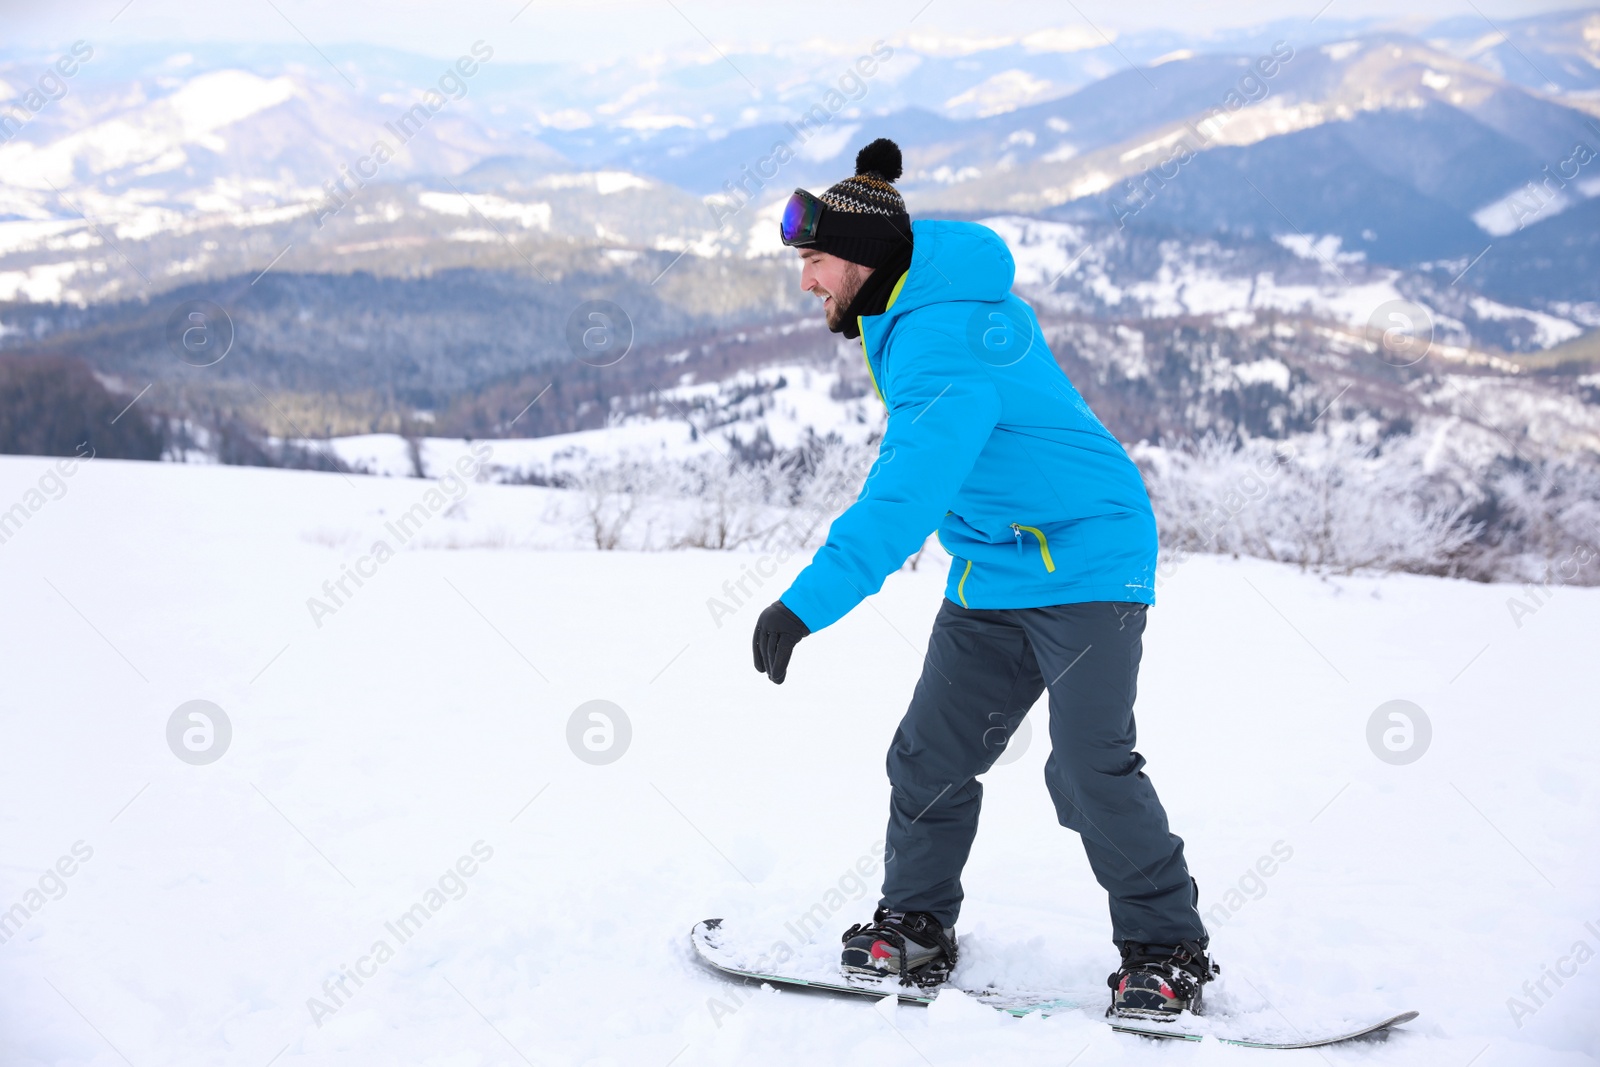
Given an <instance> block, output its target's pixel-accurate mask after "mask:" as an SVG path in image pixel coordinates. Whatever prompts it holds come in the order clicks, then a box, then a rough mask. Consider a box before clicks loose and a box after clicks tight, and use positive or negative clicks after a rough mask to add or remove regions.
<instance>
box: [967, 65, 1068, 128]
mask: <svg viewBox="0 0 1600 1067" xmlns="http://www.w3.org/2000/svg"><path fill="white" fill-rule="evenodd" d="M1061 91H1062V90H1061V87H1060V86H1058V85H1056V84H1055V83H1054V82H1052V81H1050V80H1049V79H1047V78H1036V77H1034V76H1033V75H1032V74H1029V73H1028V72H1027V71H1025V70H1016V69H1012V70H1003V71H1000V72H999V73H998V74H992V75H990V76H989V77H987V78H985V79H984V80H983V81H981V82H979V83H978V84H977V85H974V86H972V87H971V88H970V89H966V90H964V91H962V92H959V93H957V94H955V95H954V96H952V97H950V99H948V100H946V101H945V102H944V110H945V113H946V114H947V115H950V116H951V117H953V118H973V117H976V118H988V117H989V116H991V115H1000V114H1004V113H1005V112H1007V111H1015V110H1016V109H1017V108H1019V107H1025V106H1027V105H1028V104H1036V103H1039V102H1040V101H1041V100H1047V99H1049V98H1050V97H1052V96H1059V95H1060V94H1061ZM1029 143H1032V142H1029Z"/></svg>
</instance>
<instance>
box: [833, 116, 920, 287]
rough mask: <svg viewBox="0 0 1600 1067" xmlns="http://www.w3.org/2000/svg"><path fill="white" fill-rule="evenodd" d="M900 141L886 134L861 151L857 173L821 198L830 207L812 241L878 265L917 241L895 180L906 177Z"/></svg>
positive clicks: (852, 258) (866, 264)
mask: <svg viewBox="0 0 1600 1067" xmlns="http://www.w3.org/2000/svg"><path fill="white" fill-rule="evenodd" d="M900 171H901V166H900V146H899V145H897V144H895V143H894V142H893V141H891V140H889V139H888V138H887V137H880V138H878V139H877V140H876V141H873V142H872V143H871V144H869V145H867V147H865V148H863V149H862V150H861V151H860V152H857V153H856V173H855V175H854V177H850V178H846V179H845V180H844V181H842V182H838V183H836V184H834V185H831V186H829V187H828V191H827V192H825V193H823V194H822V195H821V196H820V197H818V198H817V199H819V200H821V201H822V202H823V204H825V205H826V206H827V208H828V210H827V211H825V212H823V214H822V218H821V220H820V222H819V223H818V226H817V239H816V243H815V244H814V245H812V247H813V248H816V249H817V250H819V251H822V252H827V253H828V254H829V255H834V256H838V257H839V258H840V259H847V260H849V261H850V262H852V263H859V264H861V265H862V266H863V267H872V268H874V269H876V268H878V267H879V266H882V265H883V264H884V263H886V262H888V260H890V259H891V258H892V257H893V256H894V255H895V254H896V253H898V252H901V251H903V250H904V248H905V247H906V246H908V245H910V244H911V216H910V215H908V214H907V213H906V202H905V201H904V200H902V199H901V198H900V192H899V190H897V189H896V188H895V187H894V185H893V184H892V183H893V182H894V181H895V180H896V179H897V178H899V177H900Z"/></svg>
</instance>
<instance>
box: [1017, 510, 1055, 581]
mask: <svg viewBox="0 0 1600 1067" xmlns="http://www.w3.org/2000/svg"><path fill="white" fill-rule="evenodd" d="M1011 532H1012V533H1013V534H1014V535H1015V536H1016V539H1017V551H1018V552H1019V553H1020V552H1021V551H1022V535H1023V534H1025V533H1026V534H1032V535H1033V537H1034V539H1035V540H1036V541H1038V542H1039V558H1040V559H1041V560H1043V561H1044V569H1045V572H1046V573H1048V574H1054V573H1055V571H1056V561H1055V560H1054V559H1052V558H1051V556H1050V540H1049V539H1048V538H1047V537H1045V535H1044V531H1043V530H1041V529H1039V528H1038V527H1037V526H1024V525H1022V524H1021V523H1018V522H1014V523H1012V524H1011Z"/></svg>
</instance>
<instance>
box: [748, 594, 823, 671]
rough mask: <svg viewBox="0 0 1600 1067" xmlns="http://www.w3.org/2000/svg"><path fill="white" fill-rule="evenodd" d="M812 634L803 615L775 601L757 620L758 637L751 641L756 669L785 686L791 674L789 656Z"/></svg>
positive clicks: (781, 602) (756, 635)
mask: <svg viewBox="0 0 1600 1067" xmlns="http://www.w3.org/2000/svg"><path fill="white" fill-rule="evenodd" d="M810 633H811V630H810V629H809V628H807V626H806V624H805V623H803V622H801V621H800V618H799V616H797V615H795V613H794V612H792V611H790V610H789V609H788V608H786V607H784V606H783V601H781V600H774V601H773V602H772V603H771V605H769V606H768V607H767V610H765V611H763V612H762V613H761V618H759V619H757V620H756V632H755V636H754V637H753V638H751V641H750V647H751V649H752V650H753V651H754V652H755V655H756V670H758V671H760V672H761V673H762V674H765V675H766V676H767V677H768V678H771V679H772V680H773V681H774V682H775V683H777V684H778V685H782V684H783V679H784V677H785V676H786V675H787V674H788V673H789V653H791V652H793V651H794V646H795V645H797V644H799V643H800V639H801V638H802V637H806V636H809V635H810Z"/></svg>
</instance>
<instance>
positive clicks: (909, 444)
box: [782, 220, 1157, 632]
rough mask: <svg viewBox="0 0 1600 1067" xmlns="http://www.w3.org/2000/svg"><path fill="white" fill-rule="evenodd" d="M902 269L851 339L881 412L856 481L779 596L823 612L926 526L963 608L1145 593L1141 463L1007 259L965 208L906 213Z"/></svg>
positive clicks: (797, 607)
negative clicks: (857, 343)
mask: <svg viewBox="0 0 1600 1067" xmlns="http://www.w3.org/2000/svg"><path fill="white" fill-rule="evenodd" d="M912 240H913V255H912V260H911V267H910V269H909V270H908V271H907V272H906V273H905V275H904V276H903V277H901V279H900V281H899V283H898V284H897V285H896V286H895V289H894V291H893V293H892V294H891V296H890V299H889V305H888V308H887V310H885V311H884V313H883V314H881V315H874V316H871V317H868V318H862V319H861V320H859V321H860V327H861V348H862V352H863V354H864V355H865V357H866V361H867V368H868V370H869V371H870V373H871V375H872V381H873V386H874V387H875V388H876V390H877V392H878V396H879V397H880V398H881V399H882V400H883V403H884V406H885V407H887V408H888V411H889V425H888V429H887V431H886V432H885V434H884V437H883V440H882V442H881V443H880V445H879V448H878V458H877V461H876V462H875V463H874V464H873V466H872V469H871V471H870V472H869V473H868V475H867V480H866V484H865V485H864V486H863V487H862V490H861V494H860V495H859V496H858V497H857V498H856V501H855V503H853V504H852V505H851V506H850V507H849V508H848V509H846V510H845V512H844V513H843V514H842V515H840V516H839V517H838V518H837V519H835V520H834V522H833V525H832V526H831V527H830V528H829V530H828V539H827V542H826V543H825V544H824V545H823V546H822V547H821V548H819V549H818V550H817V552H816V554H815V555H814V556H813V557H812V560H811V562H810V563H809V564H808V565H807V566H806V568H805V569H804V570H803V571H801V572H800V574H799V575H798V576H797V577H796V578H795V580H794V583H793V584H792V585H791V586H790V587H789V589H788V591H786V592H785V593H784V594H783V597H782V600H783V603H784V604H785V605H786V606H787V607H788V608H789V610H790V611H792V612H794V613H795V614H796V615H797V616H799V618H800V620H801V621H802V622H804V623H805V624H806V625H807V626H808V627H810V628H811V630H812V631H813V632H815V631H817V630H820V629H822V628H823V627H825V626H831V625H832V624H833V623H835V622H837V621H838V620H839V619H840V618H842V617H843V616H844V615H845V614H846V613H847V612H848V611H849V610H850V609H851V608H853V607H855V606H856V605H857V604H858V603H860V602H861V601H862V600H863V599H865V598H866V597H868V596H871V595H872V594H873V593H876V592H877V591H878V589H879V588H881V587H882V585H883V582H884V579H885V578H887V577H888V576H889V575H890V574H892V573H894V572H895V571H896V570H898V569H899V568H900V567H901V565H902V564H904V563H905V561H906V559H907V557H909V556H910V555H911V554H912V553H913V552H915V551H916V550H917V549H918V548H920V547H921V546H922V543H923V542H924V541H925V540H926V539H927V536H928V534H929V533H930V532H931V531H933V530H934V529H935V528H937V529H938V532H939V542H940V544H942V545H943V546H944V548H945V551H947V552H949V553H950V555H951V556H953V557H954V559H953V560H952V561H951V565H950V574H949V577H948V578H947V580H946V585H945V596H946V597H948V598H949V599H950V600H953V601H955V602H956V603H958V604H960V605H962V606H963V607H968V608H1028V607H1044V606H1046V605H1051V604H1075V603H1083V602H1087V601H1096V600H1110V601H1125V602H1134V603H1141V604H1154V603H1155V566H1156V551H1157V545H1156V523H1155V516H1154V514H1153V513H1152V511H1151V508H1150V497H1149V495H1148V494H1147V493H1146V492H1145V488H1144V481H1143V479H1142V478H1141V477H1140V476H1139V469H1138V468H1137V467H1136V466H1134V463H1133V461H1132V460H1131V459H1129V458H1128V454H1127V452H1125V451H1124V450H1123V448H1122V445H1121V444H1119V443H1118V442H1117V439H1116V438H1115V437H1113V436H1112V435H1111V433H1110V432H1109V431H1108V430H1107V429H1106V428H1105V427H1104V426H1102V425H1101V423H1100V420H1099V419H1097V418H1096V417H1095V415H1094V412H1092V411H1090V410H1089V406H1088V404H1086V403H1084V400H1083V397H1082V396H1080V395H1079V394H1078V390H1077V389H1076V388H1074V387H1073V385H1072V382H1071V381H1070V380H1068V378H1067V376H1066V374H1065V373H1063V372H1062V370H1061V367H1060V366H1059V365H1058V364H1057V363H1056V360H1055V357H1054V356H1053V355H1052V354H1051V353H1050V349H1049V347H1048V346H1047V345H1046V344H1045V340H1044V337H1043V336H1042V334H1041V331H1040V329H1039V322H1038V320H1037V319H1036V318H1035V317H1034V314H1033V309H1032V308H1030V307H1029V306H1028V305H1027V304H1026V303H1025V302H1024V301H1023V300H1021V299H1020V298H1018V297H1016V296H1013V295H1012V294H1011V283H1012V280H1013V279H1014V277H1015V275H1016V263H1015V261H1014V260H1013V259H1012V258H1011V253H1010V251H1009V250H1008V249H1007V248H1006V246H1005V242H1004V241H1002V240H1001V239H1000V237H999V235H998V234H996V233H995V232H994V231H993V230H991V229H989V228H988V227H986V226H980V225H978V224H976V223H970V222H941V221H933V220H929V221H919V222H916V223H913V224H912Z"/></svg>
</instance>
